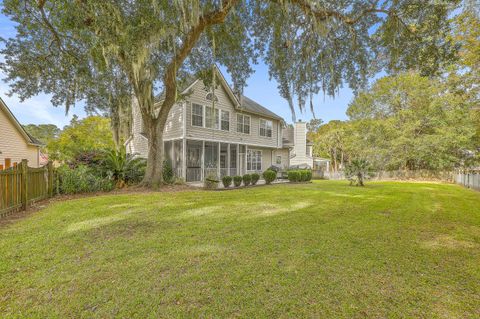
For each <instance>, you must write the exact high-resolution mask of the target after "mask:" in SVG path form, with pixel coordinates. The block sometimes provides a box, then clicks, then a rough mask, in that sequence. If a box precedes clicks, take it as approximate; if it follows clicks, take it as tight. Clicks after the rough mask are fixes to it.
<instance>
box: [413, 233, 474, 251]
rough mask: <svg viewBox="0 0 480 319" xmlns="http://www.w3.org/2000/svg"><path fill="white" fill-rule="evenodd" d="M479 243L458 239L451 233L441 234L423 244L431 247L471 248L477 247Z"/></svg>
mask: <svg viewBox="0 0 480 319" xmlns="http://www.w3.org/2000/svg"><path fill="white" fill-rule="evenodd" d="M476 245H477V244H476V243H474V242H471V241H466V240H458V239H455V238H453V237H452V236H450V235H440V236H437V237H435V238H434V239H431V240H427V241H424V242H423V243H422V246H423V247H425V248H429V249H440V248H446V249H469V248H475V246H476Z"/></svg>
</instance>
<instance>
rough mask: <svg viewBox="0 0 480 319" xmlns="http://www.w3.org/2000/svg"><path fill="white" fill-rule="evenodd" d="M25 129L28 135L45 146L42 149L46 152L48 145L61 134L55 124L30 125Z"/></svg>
mask: <svg viewBox="0 0 480 319" xmlns="http://www.w3.org/2000/svg"><path fill="white" fill-rule="evenodd" d="M23 128H24V129H25V130H26V131H27V133H28V134H30V135H31V136H33V137H34V138H36V139H37V140H39V141H40V142H42V143H43V144H44V146H43V147H42V148H43V150H44V151H45V150H46V145H48V143H50V142H51V141H52V140H54V139H56V138H57V137H58V135H59V134H60V132H61V130H60V129H59V128H58V127H57V126H56V125H54V124H39V125H35V124H28V125H24V126H23Z"/></svg>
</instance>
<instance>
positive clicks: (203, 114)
mask: <svg viewBox="0 0 480 319" xmlns="http://www.w3.org/2000/svg"><path fill="white" fill-rule="evenodd" d="M193 104H195V105H199V106H201V107H202V126H198V125H193ZM190 126H192V127H205V107H204V106H203V105H202V104H199V103H193V102H192V103H190Z"/></svg>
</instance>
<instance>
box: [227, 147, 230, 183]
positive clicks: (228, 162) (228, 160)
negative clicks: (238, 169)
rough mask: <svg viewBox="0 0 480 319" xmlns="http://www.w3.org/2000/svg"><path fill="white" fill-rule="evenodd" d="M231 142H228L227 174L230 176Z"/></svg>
mask: <svg viewBox="0 0 480 319" xmlns="http://www.w3.org/2000/svg"><path fill="white" fill-rule="evenodd" d="M230 145H231V144H230V143H228V144H227V172H228V173H227V176H230Z"/></svg>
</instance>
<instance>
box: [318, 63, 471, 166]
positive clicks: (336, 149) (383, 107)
mask: <svg viewBox="0 0 480 319" xmlns="http://www.w3.org/2000/svg"><path fill="white" fill-rule="evenodd" d="M468 95H469V91H468V90H465V89H461V88H459V87H458V86H452V84H451V82H450V81H447V82H446V81H442V80H440V79H432V78H426V77H422V76H420V75H419V74H418V73H415V72H409V73H402V74H400V75H398V76H388V77H384V78H381V79H379V80H378V81H376V82H375V83H374V84H373V86H372V87H371V89H370V90H368V91H364V92H361V93H360V94H359V95H358V96H357V97H356V98H355V99H354V100H353V101H352V103H351V104H350V106H349V108H348V110H347V114H348V116H349V117H350V118H351V120H350V121H347V122H340V121H332V122H330V123H328V124H326V125H323V126H322V127H320V129H319V130H318V132H317V133H316V134H315V136H314V141H315V146H314V151H315V155H316V156H321V157H328V158H330V162H331V167H333V169H334V170H339V169H340V168H341V167H342V164H345V163H346V162H348V161H350V160H351V159H354V158H363V159H366V160H368V162H369V163H370V164H371V165H373V167H374V168H375V169H376V170H420V169H427V170H451V169H453V168H455V167H458V166H460V165H463V164H465V163H466V160H467V159H466V157H465V154H466V152H467V150H475V149H476V148H478V146H479V145H480V144H479V143H478V142H476V141H475V134H476V130H477V129H478V124H476V123H475V117H474V114H475V112H474V111H473V108H474V105H475V104H474V103H473V102H471V100H470V98H469V96H468ZM343 166H344V165H343Z"/></svg>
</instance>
